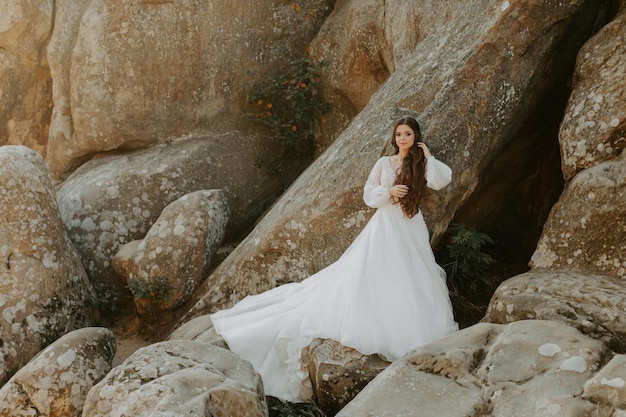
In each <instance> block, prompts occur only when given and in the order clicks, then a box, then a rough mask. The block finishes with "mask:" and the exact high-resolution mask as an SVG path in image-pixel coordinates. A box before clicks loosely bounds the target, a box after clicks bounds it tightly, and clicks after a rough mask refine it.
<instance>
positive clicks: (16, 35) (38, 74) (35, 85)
mask: <svg viewBox="0 0 626 417" xmlns="http://www.w3.org/2000/svg"><path fill="white" fill-rule="evenodd" d="M0 10H2V14H1V15H0V145H5V144H13V145H26V146H28V147H29V148H31V149H34V150H36V151H37V152H39V153H42V154H45V152H46V144H47V142H48V129H49V127H50V116H51V113H52V79H51V77H50V69H49V68H48V61H47V54H46V45H47V43H48V39H50V34H51V32H52V20H53V16H54V2H51V1H20V0H2V1H0Z"/></svg>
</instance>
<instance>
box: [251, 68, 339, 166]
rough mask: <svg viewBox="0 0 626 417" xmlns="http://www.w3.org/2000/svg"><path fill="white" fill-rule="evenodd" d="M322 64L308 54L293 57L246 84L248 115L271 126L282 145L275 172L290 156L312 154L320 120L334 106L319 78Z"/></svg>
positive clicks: (275, 164) (274, 138)
mask: <svg viewBox="0 0 626 417" xmlns="http://www.w3.org/2000/svg"><path fill="white" fill-rule="evenodd" d="M321 68H322V66H321V65H312V64H311V62H310V60H309V58H308V57H304V58H301V57H295V58H290V59H288V60H287V65H285V66H281V67H277V68H276V69H275V71H274V72H272V73H271V74H270V75H269V78H267V79H265V80H262V81H259V82H255V83H251V84H248V85H247V87H246V93H247V95H248V103H249V104H250V106H251V109H252V110H251V111H250V112H249V113H248V115H249V116H250V117H251V118H252V119H254V120H257V121H259V122H261V123H263V124H264V125H265V126H267V127H269V128H270V131H271V132H272V134H271V138H272V139H273V140H275V141H276V142H277V144H278V145H279V153H278V155H277V157H276V158H275V159H274V160H272V161H270V166H269V167H267V168H269V169H270V170H271V171H273V172H281V171H282V170H283V169H284V163H283V162H285V161H284V160H285V159H286V158H291V157H300V156H303V155H308V154H312V151H313V139H314V138H315V133H316V121H317V119H318V118H319V117H320V115H321V114H324V113H326V112H328V111H329V109H330V107H329V105H328V103H326V102H325V101H324V100H323V99H322V97H321V95H320V87H319V83H318V82H317V74H318V72H319V71H320V69H321ZM259 164H260V165H263V163H262V162H261V161H259Z"/></svg>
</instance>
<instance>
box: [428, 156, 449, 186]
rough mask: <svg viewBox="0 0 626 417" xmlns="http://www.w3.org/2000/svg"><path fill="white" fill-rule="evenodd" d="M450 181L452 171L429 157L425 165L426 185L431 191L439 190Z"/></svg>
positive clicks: (432, 157)
mask: <svg viewBox="0 0 626 417" xmlns="http://www.w3.org/2000/svg"><path fill="white" fill-rule="evenodd" d="M450 181H452V170H451V169H450V167H449V166H447V165H446V164H444V163H443V162H441V161H440V160H438V159H437V158H435V157H434V156H431V157H430V158H428V160H427V163H426V185H427V186H428V188H432V189H433V190H441V189H442V188H443V187H445V186H446V185H448V184H450Z"/></svg>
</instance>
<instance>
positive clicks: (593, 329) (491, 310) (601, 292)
mask: <svg viewBox="0 0 626 417" xmlns="http://www.w3.org/2000/svg"><path fill="white" fill-rule="evenodd" d="M625 310H626V288H624V285H623V281H622V279H621V278H616V277H614V276H605V275H591V274H584V273H580V272H575V271H569V270H546V269H535V270H532V271H530V272H527V273H525V274H521V275H518V276H516V277H514V278H511V279H508V280H506V281H504V282H503V283H502V284H500V286H499V287H498V288H497V289H496V292H495V294H494V295H493V297H492V298H491V302H490V303H489V307H488V309H487V313H486V314H485V317H484V319H483V320H484V321H487V322H489V323H499V324H508V323H512V322H515V321H519V320H553V321H560V322H563V323H566V324H568V325H569V326H572V327H575V328H576V329H578V330H579V331H580V332H582V333H584V334H585V335H587V336H589V337H592V338H594V339H597V340H601V341H602V342H604V343H605V344H606V345H607V346H609V347H610V348H611V349H613V350H614V351H617V352H626V317H624V311H625Z"/></svg>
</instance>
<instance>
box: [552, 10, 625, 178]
mask: <svg viewBox="0 0 626 417" xmlns="http://www.w3.org/2000/svg"><path fill="white" fill-rule="evenodd" d="M625 67H626V13H623V14H622V15H621V16H618V17H617V18H616V19H615V20H614V21H612V22H611V23H609V24H608V25H606V26H605V27H603V28H602V30H601V31H600V32H599V33H598V34H597V35H596V36H594V37H593V38H592V39H591V40H589V41H588V42H587V43H586V44H585V46H584V47H583V48H582V49H581V50H580V52H579V54H578V62H577V63H576V72H575V73H574V80H573V85H572V94H571V96H570V99H569V103H568V105H567V110H566V112H565V116H564V118H563V123H562V124H561V129H560V132H559V141H560V142H561V154H562V155H563V163H562V166H563V175H564V176H565V178H566V179H567V180H571V179H572V178H573V177H574V175H576V173H577V172H579V171H581V170H583V169H585V168H590V167H592V166H594V165H598V164H600V163H601V162H603V161H607V160H611V159H615V158H617V157H618V156H619V154H620V153H621V152H622V150H623V149H624V148H625V147H626V100H624V88H625V87H626V86H625V85H624V68H625Z"/></svg>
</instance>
